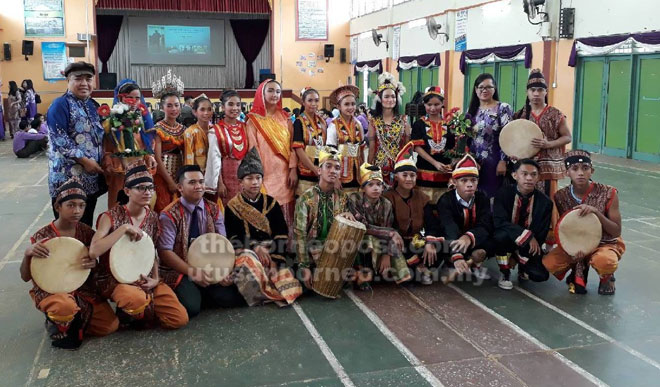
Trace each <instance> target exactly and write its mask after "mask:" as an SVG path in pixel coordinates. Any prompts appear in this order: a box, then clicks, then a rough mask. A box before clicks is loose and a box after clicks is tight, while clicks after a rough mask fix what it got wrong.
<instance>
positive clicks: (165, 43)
mask: <svg viewBox="0 0 660 387" xmlns="http://www.w3.org/2000/svg"><path fill="white" fill-rule="evenodd" d="M147 40H148V44H147V47H148V51H149V54H152V55H153V54H170V55H208V54H210V53H211V28H210V27H208V26H199V27H198V26H176V25H152V24H148V25H147Z"/></svg>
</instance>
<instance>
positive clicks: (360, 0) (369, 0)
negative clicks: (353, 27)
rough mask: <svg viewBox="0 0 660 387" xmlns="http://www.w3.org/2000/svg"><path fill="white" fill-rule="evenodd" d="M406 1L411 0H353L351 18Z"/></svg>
mask: <svg viewBox="0 0 660 387" xmlns="http://www.w3.org/2000/svg"><path fill="white" fill-rule="evenodd" d="M408 1H411V0H353V1H352V4H351V18H353V19H354V18H356V17H360V16H364V15H367V14H370V13H373V12H377V11H380V10H382V9H386V8H389V7H390V5H393V6H394V5H399V4H402V3H405V2H408Z"/></svg>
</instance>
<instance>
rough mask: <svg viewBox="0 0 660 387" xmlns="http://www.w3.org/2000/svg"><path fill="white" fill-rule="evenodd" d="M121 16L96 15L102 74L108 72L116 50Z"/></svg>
mask: <svg viewBox="0 0 660 387" xmlns="http://www.w3.org/2000/svg"><path fill="white" fill-rule="evenodd" d="M123 19H124V17H123V16H121V15H96V33H97V35H98V54H99V59H100V60H101V64H102V66H101V72H102V73H107V72H108V60H109V59H110V55H112V51H114V50H115V45H116V44H117V38H119V30H120V29H121V22H122V20H123Z"/></svg>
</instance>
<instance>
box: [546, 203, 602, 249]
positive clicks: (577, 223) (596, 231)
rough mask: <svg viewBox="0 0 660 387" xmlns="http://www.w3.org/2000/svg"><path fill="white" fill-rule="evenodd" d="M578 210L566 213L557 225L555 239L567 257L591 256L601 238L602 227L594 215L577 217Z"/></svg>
mask: <svg viewBox="0 0 660 387" xmlns="http://www.w3.org/2000/svg"><path fill="white" fill-rule="evenodd" d="M579 213H580V210H577V209H576V210H571V211H569V212H567V213H566V214H565V215H564V216H563V217H562V218H561V219H560V220H559V222H558V223H557V235H556V239H557V242H558V243H559V245H560V246H561V248H562V249H564V251H565V252H566V253H568V255H570V256H575V255H577V253H578V252H582V253H584V254H585V255H587V254H591V253H592V252H593V251H594V250H596V248H597V247H598V245H599V244H600V240H601V238H602V237H603V226H602V225H601V223H600V220H598V216H596V214H588V215H586V216H580V215H579Z"/></svg>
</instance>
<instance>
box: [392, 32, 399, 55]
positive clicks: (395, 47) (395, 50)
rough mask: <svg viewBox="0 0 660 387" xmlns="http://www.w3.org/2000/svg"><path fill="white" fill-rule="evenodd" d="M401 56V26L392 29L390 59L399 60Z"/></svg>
mask: <svg viewBox="0 0 660 387" xmlns="http://www.w3.org/2000/svg"><path fill="white" fill-rule="evenodd" d="M400 54H401V26H396V27H394V28H392V59H394V60H397V59H399V55H400Z"/></svg>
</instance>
